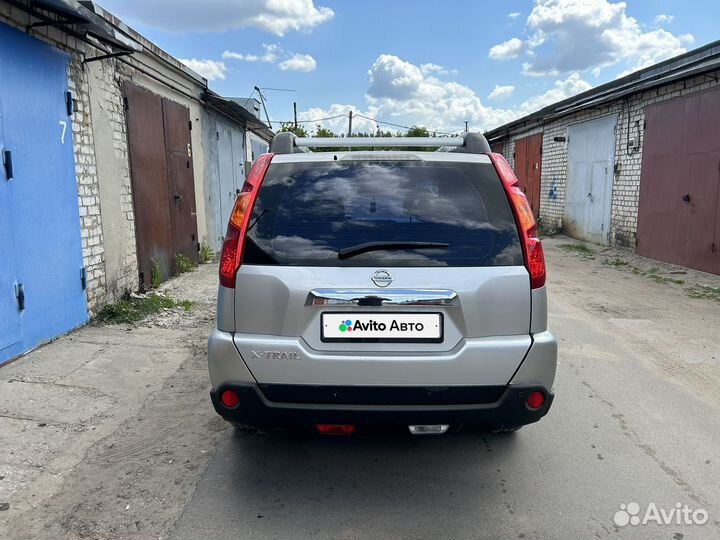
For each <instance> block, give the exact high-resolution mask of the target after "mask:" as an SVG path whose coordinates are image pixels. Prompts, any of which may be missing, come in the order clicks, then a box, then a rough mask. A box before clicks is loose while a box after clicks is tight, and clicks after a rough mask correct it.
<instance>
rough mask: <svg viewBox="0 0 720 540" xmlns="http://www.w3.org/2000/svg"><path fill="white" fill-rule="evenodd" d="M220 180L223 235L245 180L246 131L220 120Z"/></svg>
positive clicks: (220, 210) (220, 213) (218, 126)
mask: <svg viewBox="0 0 720 540" xmlns="http://www.w3.org/2000/svg"><path fill="white" fill-rule="evenodd" d="M217 128H218V171H219V175H218V181H219V182H220V188H219V189H220V208H219V209H218V210H219V215H220V221H219V224H220V227H221V229H222V232H221V236H223V237H224V236H225V229H226V227H227V224H228V221H229V220H230V213H231V212H232V209H233V206H234V205H235V199H236V198H237V194H238V191H239V190H240V189H242V186H243V183H244V182H245V144H244V139H245V136H244V133H243V131H242V130H240V129H239V128H237V129H233V128H232V127H230V126H229V125H227V124H226V123H224V122H222V121H218V123H217Z"/></svg>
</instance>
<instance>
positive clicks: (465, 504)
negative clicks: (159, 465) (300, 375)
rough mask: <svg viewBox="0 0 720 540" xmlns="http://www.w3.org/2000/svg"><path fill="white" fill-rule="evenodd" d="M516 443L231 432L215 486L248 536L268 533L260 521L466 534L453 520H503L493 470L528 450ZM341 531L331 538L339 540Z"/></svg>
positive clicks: (487, 438)
mask: <svg viewBox="0 0 720 540" xmlns="http://www.w3.org/2000/svg"><path fill="white" fill-rule="evenodd" d="M522 435H523V433H515V434H503V435H492V434H475V433H467V434H466V433H460V434H455V435H450V436H422V437H413V436H410V435H407V436H400V435H383V436H376V435H355V436H351V437H343V436H320V435H315V434H298V433H282V432H280V433H278V432H273V433H269V434H247V433H233V434H229V438H230V439H229V441H227V442H228V443H229V444H227V445H222V446H223V448H221V449H219V451H222V452H229V453H230V454H231V455H232V457H228V456H224V457H223V461H225V458H227V462H225V464H224V468H225V470H224V475H223V476H224V482H227V483H228V485H230V486H233V487H231V488H229V489H228V490H227V493H226V495H225V496H227V497H230V498H236V499H237V505H238V506H236V507H235V508H237V507H239V506H241V507H242V508H244V509H245V512H247V511H249V512H250V513H252V514H254V515H246V519H251V518H254V519H256V520H257V521H258V523H255V524H254V527H255V529H254V530H264V528H265V527H269V528H268V529H267V530H266V531H265V532H267V533H268V534H270V533H273V534H274V533H276V532H277V529H275V527H274V526H271V525H270V522H269V521H267V520H274V523H275V524H277V523H280V522H281V523H284V524H285V526H290V525H292V526H297V527H306V526H307V523H306V520H308V519H310V520H312V519H317V520H319V522H322V523H332V522H333V521H337V520H338V519H340V521H341V525H342V527H350V529H351V530H353V531H358V530H363V527H368V529H365V532H366V534H368V535H370V536H372V531H373V527H372V524H371V523H365V522H367V521H368V520H371V521H373V520H377V519H380V520H383V519H388V520H391V521H392V522H393V523H395V526H394V527H395V528H397V534H399V535H400V536H401V537H406V534H407V532H408V530H406V528H407V527H409V528H410V529H409V530H415V529H416V528H417V530H418V531H423V532H422V536H423V537H425V535H426V533H427V531H428V527H429V528H430V529H435V530H438V532H440V529H437V527H440V524H441V522H442V523H443V525H442V527H441V529H442V530H443V531H444V532H445V533H448V532H449V531H448V527H449V528H450V529H453V528H454V527H458V533H460V531H462V532H463V534H465V533H467V532H468V525H467V524H463V523H462V521H464V520H465V519H468V517H471V519H475V517H473V516H477V514H478V511H477V510H478V508H484V510H485V511H488V512H490V511H492V512H493V513H495V514H497V512H502V513H503V514H505V516H507V517H508V518H510V517H511V516H510V515H509V514H512V510H510V511H509V514H508V509H509V508H510V506H509V505H508V504H507V503H506V501H507V496H504V494H505V493H507V489H506V480H505V475H504V473H503V467H505V466H506V465H507V466H508V467H511V466H514V464H515V463H516V462H517V460H518V459H520V458H519V456H518V455H517V454H522V453H523V452H526V451H529V449H528V448H527V446H529V444H531V443H530V442H528V441H525V442H524V441H523V439H522ZM530 439H532V434H530ZM216 459H217V457H216ZM245 512H243V513H245ZM308 512H309V513H310V514H309V515H308ZM458 513H459V514H460V515H462V516H464V517H463V518H462V519H461V520H460V521H458V520H454V521H453V520H449V521H447V522H446V518H443V519H439V520H438V517H437V516H450V515H456V514H458ZM258 516H260V517H258ZM360 516H364V517H363V518H362V519H361V518H360ZM432 516H435V517H434V518H433V517H432ZM262 520H265V523H264V524H263V523H260V522H262ZM363 523H365V524H364V525H363ZM376 525H377V524H376ZM338 526H339V527H340V525H338ZM258 527H259V529H258ZM342 527H340V528H339V529H337V530H336V531H335V533H337V534H338V535H340V536H342V530H344V529H342ZM474 527H475V525H474V524H473V525H471V526H470V529H471V530H472V529H473V528H474ZM302 530H307V529H302ZM381 530H386V531H392V530H393V527H390V529H381ZM351 536H352V535H351ZM361 536H364V534H362V535H361ZM390 536H392V534H391V535H390ZM451 536H452V534H450V535H449V537H451ZM446 537H448V535H447V534H446Z"/></svg>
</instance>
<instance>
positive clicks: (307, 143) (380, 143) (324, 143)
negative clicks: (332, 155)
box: [270, 131, 491, 154]
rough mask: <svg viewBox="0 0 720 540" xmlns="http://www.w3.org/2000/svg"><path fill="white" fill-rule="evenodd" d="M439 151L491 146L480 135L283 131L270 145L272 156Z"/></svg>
mask: <svg viewBox="0 0 720 540" xmlns="http://www.w3.org/2000/svg"><path fill="white" fill-rule="evenodd" d="M313 147H322V148H367V149H371V148H372V149H375V148H378V149H379V148H383V147H393V148H406V147H411V148H418V147H426V148H438V147H439V151H441V152H464V153H467V154H489V153H490V151H491V150H490V145H489V144H488V142H487V140H486V139H485V136H484V135H483V134H482V133H465V134H464V135H463V136H461V137H332V138H331V137H298V136H296V135H295V134H294V133H292V132H289V131H286V132H283V133H278V134H277V135H275V137H274V138H273V140H272V142H271V143H270V152H271V153H273V154H296V153H299V152H307V151H309V150H308V149H309V148H313Z"/></svg>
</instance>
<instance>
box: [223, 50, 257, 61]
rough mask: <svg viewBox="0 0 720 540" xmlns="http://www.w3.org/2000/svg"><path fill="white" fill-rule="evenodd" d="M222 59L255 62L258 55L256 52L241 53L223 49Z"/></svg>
mask: <svg viewBox="0 0 720 540" xmlns="http://www.w3.org/2000/svg"><path fill="white" fill-rule="evenodd" d="M222 57H223V59H224V60H243V61H245V62H257V61H258V60H260V57H259V56H258V55H256V54H242V53H236V52H232V51H225V52H223V53H222Z"/></svg>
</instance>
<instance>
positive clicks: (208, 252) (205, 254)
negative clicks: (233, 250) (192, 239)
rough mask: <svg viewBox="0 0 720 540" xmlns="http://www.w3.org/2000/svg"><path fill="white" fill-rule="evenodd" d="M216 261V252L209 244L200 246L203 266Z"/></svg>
mask: <svg viewBox="0 0 720 540" xmlns="http://www.w3.org/2000/svg"><path fill="white" fill-rule="evenodd" d="M214 260H215V252H214V251H213V250H212V248H211V247H210V246H208V245H207V244H203V245H202V246H200V262H201V263H202V264H205V263H209V262H212V261H214Z"/></svg>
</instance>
